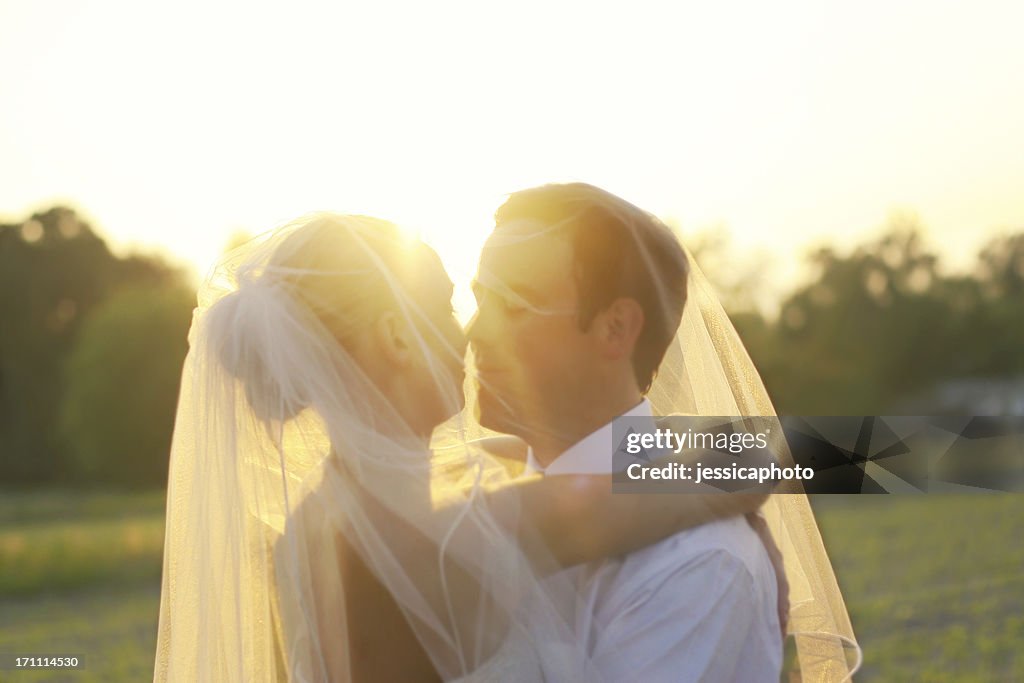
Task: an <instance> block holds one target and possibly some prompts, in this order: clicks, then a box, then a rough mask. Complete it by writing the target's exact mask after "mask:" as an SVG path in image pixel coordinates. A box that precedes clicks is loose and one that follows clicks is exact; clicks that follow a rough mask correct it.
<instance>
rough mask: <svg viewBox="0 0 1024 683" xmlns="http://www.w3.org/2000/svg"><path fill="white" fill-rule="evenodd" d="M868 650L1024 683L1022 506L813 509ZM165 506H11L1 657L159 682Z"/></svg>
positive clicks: (913, 675) (81, 502)
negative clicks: (75, 659)
mask: <svg viewBox="0 0 1024 683" xmlns="http://www.w3.org/2000/svg"><path fill="white" fill-rule="evenodd" d="M813 504H814V507H815V510H816V512H817V514H818V520H819V523H820V525H821V529H822V535H823V536H824V538H825V542H826V545H827V546H828V549H829V554H830V556H831V557H832V561H833V563H834V565H835V569H836V573H837V575H838V577H839V582H840V584H841V586H842V589H843V594H844V596H845V598H846V604H847V607H848V608H849V610H850V614H851V618H852V619H853V624H854V629H855V631H856V633H857V635H858V638H859V640H860V642H861V645H862V646H863V648H864V656H865V664H864V669H863V673H862V675H859V676H858V677H857V680H858V681H880V682H885V683H888V682H890V681H922V682H926V681H977V682H985V683H991V682H998V681H1022V680H1024V653H1021V652H1020V651H1021V650H1022V649H1024V574H1022V572H1021V568H1022V567H1024V544H1022V543H1021V542H1020V539H1022V538H1024V496H1014V495H995V494H993V495H980V496H920V497H908V496H848V497H847V496H828V497H818V498H816V499H815V500H814V501H813ZM162 535H163V496H162V494H159V493H151V494H131V495H124V494H63V493H59V492H52V493H34V494H24V493H17V494H13V493H0V653H29V652H32V653H44V652H46V653H58V652H60V653H68V654H79V655H83V656H84V657H85V658H86V668H85V670H84V671H80V672H74V673H71V674H67V673H64V674H58V673H54V672H44V671H38V672H21V671H19V672H11V671H0V681H14V682H21V681H72V682H75V683H78V682H82V681H145V680H148V679H150V678H151V677H152V664H153V647H154V643H155V638H156V622H157V610H158V603H159V577H160V553H161V547H162Z"/></svg>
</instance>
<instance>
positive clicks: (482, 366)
mask: <svg viewBox="0 0 1024 683" xmlns="http://www.w3.org/2000/svg"><path fill="white" fill-rule="evenodd" d="M544 227H545V226H544V225H543V224H539V223H537V222H534V221H520V222H516V223H510V224H508V225H504V226H502V227H501V228H500V229H499V230H497V231H496V232H495V233H494V234H492V235H491V237H490V239H489V240H488V242H487V245H486V246H485V247H484V251H483V253H482V255H481V257H480V270H479V272H478V274H477V280H476V282H475V283H474V294H475V296H476V299H477V313H476V315H475V316H474V317H473V320H472V321H471V322H470V324H469V327H468V329H467V336H468V338H469V343H470V346H471V348H472V350H473V353H474V356H475V361H476V367H477V373H478V379H479V382H478V384H479V410H480V415H479V418H480V423H481V424H482V425H483V426H485V427H488V428H491V429H496V430H498V431H502V432H506V433H510V434H517V435H519V436H522V437H524V438H529V436H530V434H531V433H532V431H533V430H535V429H536V428H537V425H545V424H551V423H552V422H555V423H557V418H558V415H559V414H564V413H563V411H564V410H567V409H571V408H572V407H573V406H579V405H580V403H579V402H580V400H581V399H582V398H584V397H581V396H580V395H579V394H580V393H581V388H582V387H583V386H584V383H583V382H581V381H580V380H581V379H582V378H583V376H584V374H585V373H586V369H587V367H588V364H589V363H590V362H591V360H590V359H591V358H592V356H593V345H592V344H591V343H590V341H589V339H588V335H587V334H586V333H585V332H582V331H581V330H580V329H579V326H578V324H577V311H578V307H579V302H578V294H577V288H576V282H575V280H574V278H573V276H572V272H573V254H572V248H571V246H570V244H569V242H568V240H566V239H565V238H564V237H561V236H559V235H557V234H555V233H551V232H548V233H545V232H544Z"/></svg>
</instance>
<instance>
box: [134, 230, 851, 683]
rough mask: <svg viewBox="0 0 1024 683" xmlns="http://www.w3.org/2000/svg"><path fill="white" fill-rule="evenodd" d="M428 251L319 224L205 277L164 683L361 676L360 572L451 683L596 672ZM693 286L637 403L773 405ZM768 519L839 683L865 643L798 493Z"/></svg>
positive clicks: (177, 503) (174, 515)
mask: <svg viewBox="0 0 1024 683" xmlns="http://www.w3.org/2000/svg"><path fill="white" fill-rule="evenodd" d="M431 254H432V252H429V250H425V248H424V247H423V245H420V244H418V243H416V242H415V241H413V240H408V239H406V238H404V237H403V236H402V235H401V233H400V232H398V231H397V230H396V229H395V228H394V226H392V225H391V224H388V223H386V222H384V221H379V220H377V219H372V218H367V217H362V216H339V215H333V214H316V215H312V216H308V217H305V218H303V219H301V220H299V221H296V222H295V223H293V224H290V225H287V226H285V227H283V228H280V229H278V230H276V231H273V232H272V233H269V234H267V235H265V236H263V237H261V238H258V239H256V240H254V241H252V242H250V243H248V244H246V245H243V246H242V247H239V248H238V249H236V250H234V251H232V252H230V253H229V254H227V255H226V256H225V257H224V258H223V259H222V260H221V262H220V263H219V264H218V265H217V266H216V267H215V268H214V270H213V271H212V273H211V274H210V276H209V277H208V278H207V280H206V281H205V282H204V283H203V285H202V287H201V288H200V291H199V296H198V305H197V308H196V310H195V312H194V317H193V323H192V327H191V330H190V332H189V342H190V351H189V354H188V357H187V358H186V361H185V365H184V369H183V374H182V385H181V393H180V399H179V404H178V411H177V418H176V425H175V432H174V438H173V443H172V451H171V464H170V476H169V483H168V499H167V518H166V539H165V552H164V572H163V585H162V593H161V606H160V623H159V630H158V640H157V651H156V668H155V674H154V681H161V682H162V681H217V682H218V683H219V682H232V681H239V682H241V681H246V682H248V681H346V680H356V679H357V676H356V674H355V672H356V671H357V669H358V666H359V658H360V653H359V652H358V651H356V649H354V647H353V645H352V643H354V642H358V640H359V638H358V636H359V634H360V633H361V632H362V631H363V630H364V629H367V628H369V627H371V626H372V624H371V623H370V622H371V620H370V619H368V614H372V612H369V613H368V612H365V610H364V611H360V608H359V607H358V598H359V596H358V595H354V594H353V591H355V588H354V584H353V582H352V576H353V572H354V571H355V570H354V569H353V566H354V565H356V564H358V565H359V566H362V567H364V568H365V569H366V570H367V571H368V572H369V574H371V575H372V577H373V579H374V580H375V581H376V582H378V583H379V585H380V586H381V587H383V589H384V590H386V593H387V594H388V595H390V596H391V599H392V600H393V601H394V604H395V605H396V607H397V609H398V610H400V614H401V616H402V617H403V618H404V620H403V623H404V624H407V625H408V628H409V629H410V633H411V634H413V635H414V641H408V640H406V641H403V640H402V639H401V636H400V634H399V633H398V630H399V629H396V636H395V638H396V641H395V647H396V649H395V651H394V652H393V653H392V656H393V657H395V658H401V657H405V656H409V657H412V656H414V654H412V653H413V651H414V650H415V651H416V652H418V653H419V656H422V657H424V658H425V660H426V661H429V664H430V666H431V667H432V668H433V670H434V671H435V672H436V673H437V675H438V676H439V677H441V678H442V679H444V680H485V679H489V678H492V677H494V676H499V675H500V676H501V677H502V678H503V679H507V680H521V681H530V680H538V681H539V680H558V681H599V680H601V678H600V673H599V672H597V671H595V670H594V668H593V667H592V665H591V662H590V661H589V659H588V656H587V653H586V648H585V644H582V643H579V642H577V640H576V638H575V637H574V635H573V629H572V626H571V625H572V623H573V609H574V605H575V599H576V595H575V593H574V590H575V588H574V586H573V585H572V584H571V583H569V582H568V581H560V580H557V578H552V577H551V576H547V575H546V574H547V572H545V571H544V570H543V567H544V566H546V563H545V561H544V560H543V558H541V559H538V558H537V557H536V556H533V557H527V556H526V554H525V553H524V552H523V550H522V548H521V547H520V545H519V541H518V536H517V532H518V525H519V522H518V518H517V513H516V510H515V509H514V506H513V509H512V510H509V509H503V510H502V511H501V513H500V514H498V513H497V512H496V511H494V510H492V509H491V508H489V507H488V504H487V502H486V499H485V497H484V496H483V495H482V494H481V492H482V491H483V489H484V487H487V486H492V485H496V484H501V483H502V482H505V481H507V480H508V479H509V478H510V475H509V474H508V472H507V470H506V467H505V465H504V464H502V463H500V462H498V461H497V460H496V459H494V458H492V457H490V456H488V455H487V454H486V453H485V452H484V451H483V450H481V449H480V448H478V447H477V446H476V445H475V443H474V442H475V440H476V439H478V438H479V437H480V436H485V435H487V434H488V432H487V430H484V429H483V428H481V427H480V426H479V425H478V424H477V423H476V421H475V420H474V419H473V417H472V416H473V415H474V409H475V405H474V404H475V389H474V383H473V381H472V380H473V377H474V374H475V372H474V366H473V362H472V358H470V360H469V362H468V363H467V365H466V367H465V373H466V374H465V378H466V379H465V387H464V386H463V382H464V377H463V375H462V372H463V366H462V360H463V355H464V351H465V349H464V346H462V345H461V344H460V342H458V341H456V340H454V339H453V337H452V335H450V334H449V333H448V332H447V331H446V329H445V323H444V320H445V316H448V317H450V310H439V309H438V308H437V307H436V306H435V302H434V301H433V300H431V299H430V297H429V296H427V295H426V294H425V292H426V291H427V290H429V289H430V288H431V287H434V286H436V285H437V280H438V275H437V272H438V271H437V263H436V256H431ZM691 264H692V259H691ZM441 272H442V273H443V271H441ZM689 277H690V280H689V298H688V301H687V304H686V308H685V309H684V314H683V320H682V324H681V326H680V329H679V332H678V334H677V335H676V337H675V339H674V340H673V342H672V343H671V344H670V347H669V350H668V353H667V354H666V357H665V360H664V362H663V364H662V366H661V369H660V370H659V373H658V375H657V378H656V380H655V382H654V384H653V386H652V387H651V390H650V393H649V397H650V399H651V401H652V403H653V405H654V407H655V409H656V411H657V412H658V413H659V414H679V413H692V414H706V415H772V414H774V411H773V408H772V405H771V402H770V401H769V399H768V395H767V392H766V391H765V388H764V386H763V384H762V383H761V381H760V378H759V377H758V375H757V372H756V369H755V368H754V366H753V364H752V363H751V361H750V359H749V357H748V356H747V354H746V352H745V350H744V349H743V346H742V344H741V343H740V341H739V338H738V336H737V335H736V333H735V330H734V329H733V327H732V325H731V324H730V323H729V321H728V318H727V316H726V315H725V313H724V312H723V311H722V309H721V306H720V305H719V304H718V302H717V300H716V298H715V296H714V294H713V292H712V290H711V288H710V286H709V285H708V283H707V281H706V279H704V278H703V276H702V275H701V274H700V272H699V269H697V268H696V267H695V265H694V267H693V268H692V269H691V272H690V276H689ZM442 279H443V278H442ZM444 284H445V283H443V282H442V289H443V285H444ZM494 284H495V285H498V286H500V283H494ZM449 287H450V285H449ZM449 293H450V292H449ZM442 298H443V297H442ZM381 302H385V303H381ZM381 305H387V306H389V307H390V309H391V310H393V311H394V312H395V313H394V315H393V316H391V317H390V318H389V320H390V321H391V322H390V324H393V325H395V326H398V327H401V328H402V329H404V330H405V331H406V336H405V337H403V338H405V339H411V340H412V343H410V344H408V345H407V347H406V348H403V349H401V350H400V352H401V353H403V354H405V356H404V357H408V358H409V359H410V360H409V365H410V367H413V368H414V370H410V371H409V372H408V373H407V375H408V378H407V382H406V384H404V385H402V386H401V387H400V391H397V393H396V392H395V391H388V390H386V389H385V388H382V385H381V381H380V379H379V377H380V372H382V368H383V369H384V370H386V369H387V362H386V361H384V360H381V356H380V352H379V349H377V348H375V347H374V346H373V344H368V343H367V342H366V339H367V338H368V337H367V336H366V333H367V330H368V329H369V328H370V327H371V326H372V324H373V323H372V321H373V320H374V319H375V317H374V311H375V310H377V311H379V309H375V308H374V307H375V306H381ZM538 312H539V313H552V312H551V311H543V310H539V311H538ZM403 397H405V398H403ZM410 397H411V398H410ZM436 425H441V427H440V428H439V429H437V430H436V431H434V432H433V437H432V438H431V430H430V429H429V427H433V426H436ZM425 427H427V428H425ZM778 448H779V450H780V452H781V453H782V455H783V457H785V455H786V453H785V452H784V444H782V445H779V446H778ZM765 512H766V515H767V518H768V521H769V525H770V527H771V529H772V531H773V534H774V535H775V536H776V538H777V539H778V542H779V545H780V547H781V548H782V550H783V552H784V557H785V561H786V571H787V576H788V578H789V582H790V585H791V603H792V606H793V607H792V616H791V622H790V629H791V634H792V635H793V637H794V638H795V640H796V646H797V652H798V659H799V667H800V671H801V676H802V679H803V680H806V681H838V680H842V679H843V678H844V677H846V676H847V675H848V674H849V673H850V672H851V670H852V669H854V668H855V667H856V665H857V662H858V661H859V649H858V648H857V646H856V643H855V641H854V637H853V632H852V628H851V626H850V623H849V618H848V616H847V613H846V609H845V606H844V604H843V601H842V597H841V595H840V592H839V589H838V586H837V583H836V580H835V576H834V574H833V572H832V569H831V565H830V563H829V561H828V558H827V556H826V555H825V552H824V547H823V545H822V542H821V538H820V535H819V534H818V531H817V527H816V524H815V522H814V518H813V515H812V513H811V510H810V507H809V505H808V503H807V499H806V496H804V495H803V494H802V493H801V492H799V491H795V490H794V491H792V492H787V493H779V494H777V495H773V496H772V497H771V499H770V501H769V503H768V505H767V506H766V510H765ZM364 587H365V586H364ZM527 607H528V608H527ZM417 648H418V650H417ZM851 653H852V654H851Z"/></svg>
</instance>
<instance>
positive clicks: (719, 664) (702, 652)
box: [526, 400, 782, 683]
mask: <svg viewBox="0 0 1024 683" xmlns="http://www.w3.org/2000/svg"><path fill="white" fill-rule="evenodd" d="M624 417H649V418H650V419H651V426H652V429H653V428H654V418H653V415H652V410H651V404H650V402H648V401H647V400H644V401H643V402H642V403H640V404H639V405H638V406H636V407H635V408H634V409H632V410H631V411H629V412H627V413H625V414H624ZM612 451H613V448H612V426H611V423H609V424H607V425H605V426H604V427H601V428H600V429H598V430H597V431H595V432H594V433H592V434H590V435H589V436H587V437H586V438H584V439H582V440H581V441H579V442H578V443H576V444H575V445H574V446H572V447H571V448H569V449H568V450H567V451H565V452H564V453H562V454H561V455H560V456H558V458H556V459H555V460H554V461H553V462H552V463H551V464H550V465H548V466H547V467H546V468H543V467H541V466H540V464H539V463H538V462H537V461H536V459H535V458H534V456H533V451H532V449H531V450H530V451H528V453H527V466H526V469H527V472H539V473H543V474H546V475H559V474H600V473H606V474H607V473H611V471H612ZM651 495H659V494H651ZM566 574H568V576H569V577H570V578H571V580H573V581H574V582H576V585H577V586H578V596H579V597H578V598H577V603H576V634H577V636H578V638H579V639H580V642H581V643H582V644H583V646H584V647H585V648H586V651H587V654H588V655H589V657H590V658H591V660H592V661H593V662H594V664H595V665H596V667H597V669H598V670H599V671H600V673H601V675H602V677H603V678H605V679H606V680H608V681H645V682H648V681H650V682H657V681H707V682H710V683H717V682H719V681H722V682H731V681H735V682H736V683H758V682H760V681H772V682H773V683H774V682H776V681H778V680H779V673H780V670H781V668H782V641H781V636H780V633H779V619H778V613H777V610H776V603H777V590H778V588H777V585H776V581H775V571H774V569H773V568H772V564H771V561H770V559H769V557H768V553H767V551H766V550H765V548H764V546H763V545H762V543H761V541H760V539H759V538H758V537H757V534H756V533H755V532H754V531H753V529H751V528H750V525H749V524H748V523H747V521H746V519H744V518H743V517H742V516H737V517H732V518H729V519H724V520H719V521H716V522H711V523H708V524H705V525H703V526H700V527H697V528H694V529H689V530H687V531H682V532H680V533H678V534H676V535H674V536H671V537H669V538H667V539H665V540H663V541H661V542H659V543H656V544H654V545H651V546H648V547H646V548H644V549H642V550H639V551H637V552H634V553H631V554H629V555H626V556H623V557H617V558H610V559H606V560H602V561H599V562H594V563H591V564H588V565H584V566H581V567H573V568H571V569H567V570H565V572H563V573H561V574H559V577H561V578H562V580H564V577H565V576H566ZM559 577H556V579H558V578H559Z"/></svg>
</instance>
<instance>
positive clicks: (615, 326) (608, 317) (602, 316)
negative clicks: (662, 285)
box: [594, 297, 644, 360]
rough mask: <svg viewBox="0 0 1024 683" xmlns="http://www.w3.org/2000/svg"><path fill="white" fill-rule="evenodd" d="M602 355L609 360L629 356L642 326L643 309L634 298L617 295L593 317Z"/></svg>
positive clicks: (631, 354)
mask: <svg viewBox="0 0 1024 683" xmlns="http://www.w3.org/2000/svg"><path fill="white" fill-rule="evenodd" d="M594 323H595V326H594V331H595V332H596V334H597V339H598V342H599V344H600V349H601V353H602V355H604V357H605V358H608V359H610V360H618V359H620V358H623V357H627V358H631V357H632V356H633V349H634V348H635V347H636V340H637V338H638V337H639V336H640V332H641V331H642V330H643V328H644V309H643V307H642V306H641V305H640V303H639V302H638V301H637V300H636V299H631V298H629V297H619V298H618V299H615V300H614V301H612V303H611V304H610V305H609V306H608V307H607V308H605V309H604V310H603V311H601V313H599V314H598V315H597V317H596V318H595V319H594Z"/></svg>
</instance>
